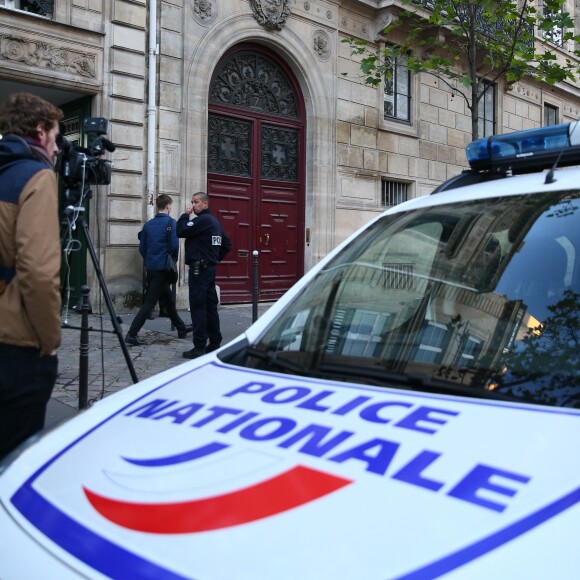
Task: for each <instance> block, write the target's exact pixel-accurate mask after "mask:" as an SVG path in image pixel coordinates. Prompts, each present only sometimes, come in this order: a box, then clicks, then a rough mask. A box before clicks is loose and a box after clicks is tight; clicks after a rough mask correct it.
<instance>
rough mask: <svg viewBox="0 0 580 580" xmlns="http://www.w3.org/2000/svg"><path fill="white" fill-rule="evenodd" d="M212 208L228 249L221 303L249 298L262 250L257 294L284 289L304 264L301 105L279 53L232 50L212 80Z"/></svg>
mask: <svg viewBox="0 0 580 580" xmlns="http://www.w3.org/2000/svg"><path fill="white" fill-rule="evenodd" d="M209 100H210V106H209V121H208V185H207V191H208V194H209V196H210V207H211V210H212V212H213V213H214V215H217V216H218V217H219V219H220V221H221V223H222V225H223V227H224V230H225V231H226V233H227V234H228V236H229V237H230V239H231V241H232V245H233V250H232V252H231V253H230V255H229V256H228V257H227V258H226V260H224V262H222V265H221V266H220V267H219V268H218V272H217V274H218V278H217V283H218V284H219V285H220V288H221V299H222V302H223V303H232V302H248V301H250V300H251V298H252V288H253V258H252V252H253V251H254V250H257V251H258V252H259V258H258V272H259V280H258V289H259V298H260V299H261V300H267V299H274V298H278V297H279V296H281V295H282V294H283V293H284V292H285V291H286V290H287V289H288V288H290V286H292V284H294V282H296V281H297V280H298V278H300V276H302V274H303V270H304V252H303V240H304V105H303V100H302V97H301V93H300V90H299V87H298V85H297V83H296V81H295V79H294V78H293V77H292V75H291V73H290V71H289V70H288V69H287V68H286V66H285V65H284V63H283V62H282V61H280V60H279V59H278V58H277V57H276V55H273V54H272V53H271V52H269V51H266V50H265V49H263V48H260V47H253V46H248V45H244V46H241V47H239V48H237V49H236V50H233V51H230V52H229V53H228V54H227V55H226V56H225V57H224V58H223V59H222V61H221V62H220V64H219V65H218V66H217V68H216V72H215V74H214V78H213V80H212V84H211V86H210V99H209Z"/></svg>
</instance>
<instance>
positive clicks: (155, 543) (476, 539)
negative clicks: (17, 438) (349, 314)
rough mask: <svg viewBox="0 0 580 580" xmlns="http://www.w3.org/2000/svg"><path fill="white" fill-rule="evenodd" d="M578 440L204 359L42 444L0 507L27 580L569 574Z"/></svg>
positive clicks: (470, 412) (535, 426)
mask: <svg viewBox="0 0 580 580" xmlns="http://www.w3.org/2000/svg"><path fill="white" fill-rule="evenodd" d="M207 361H209V362H207ZM579 439H580V413H579V412H577V411H574V410H569V409H566V410H564V409H556V408H548V407H539V406H531V405H523V404H510V403H504V402H499V401H489V400H478V399H462V398H459V397H449V396H440V395H437V394H427V393H419V392H411V391H407V390H398V389H381V388H374V387H368V386H362V385H354V384H345V383H333V382H329V381H321V380H311V379H304V378H297V377H291V376H287V375H278V374H274V373H265V372H257V371H251V370H248V369H241V368H238V367H233V366H229V365H225V364H222V363H220V362H219V361H218V360H217V359H216V358H214V357H205V358H204V359H202V362H201V363H198V362H197V361H196V362H195V363H186V364H185V365H182V366H180V367H177V368H175V369H172V370H171V371H168V372H166V373H163V374H161V375H158V376H157V377H152V378H151V379H148V380H146V381H143V382H142V383H139V384H138V385H135V386H134V387H130V388H128V389H126V390H124V391H123V392H121V393H119V394H118V395H115V396H112V397H110V398H108V399H106V400H104V401H103V402H101V403H99V404H98V405H96V406H94V407H93V408H92V409H90V410H89V411H87V412H86V413H83V414H81V415H80V416H79V417H77V418H76V419H74V420H72V421H70V422H68V423H67V424H65V425H63V426H62V427H60V428H59V429H56V430H55V431H53V432H51V433H48V434H47V435H46V436H45V437H43V438H42V439H41V440H40V442H38V443H36V444H35V445H32V446H30V447H29V448H27V449H26V450H25V451H24V452H23V453H22V454H21V455H20V457H19V458H17V459H16V460H15V461H14V462H13V463H12V465H10V466H9V467H8V469H6V471H5V472H4V473H3V474H2V476H1V477H0V501H1V504H2V508H3V510H5V512H6V513H5V520H6V521H8V520H10V521H11V522H12V524H11V525H13V526H14V529H16V528H18V529H20V530H24V531H25V532H26V534H27V535H28V536H30V537H32V538H33V539H34V540H35V541H36V542H37V543H38V545H39V546H42V547H43V549H44V550H49V551H50V552H52V553H53V555H54V556H55V559H54V564H52V565H48V567H47V565H46V564H44V565H43V566H44V568H43V571H42V574H41V573H40V571H39V574H41V575H43V576H44V577H57V576H56V574H57V573H56V570H57V569H58V566H62V565H65V566H66V567H67V568H68V569H72V570H73V572H75V573H76V572H78V573H79V575H83V576H88V577H96V578H101V577H103V576H107V577H131V578H132V579H137V578H196V579H202V578H203V579H222V578H223V579H228V580H230V579H231V578H236V579H245V578H247V579H252V580H254V579H256V578H274V577H275V578H289V579H290V578H292V579H295V578H301V579H309V578H312V579H316V580H320V579H322V578H329V579H330V578H332V579H336V578H348V579H351V578H365V579H372V578H376V579H381V580H383V579H385V578H417V579H418V578H436V577H440V576H446V577H447V576H449V577H453V578H470V579H473V578H489V577H491V575H492V574H495V575H497V573H498V572H501V573H502V574H503V575H505V573H506V572H507V571H512V572H514V573H517V574H518V575H519V576H521V577H527V578H540V577H558V578H572V577H575V576H576V575H577V571H578V569H580V555H579V554H578V550H577V547H576V545H575V543H576V538H577V537H578V534H579V533H580V523H579V522H580V517H579V516H580V510H579V507H578V505H579V502H580V465H579V464H578V462H577V461H575V460H573V458H574V457H576V453H577V450H576V447H577V441H578V440H579ZM3 527H6V526H5V525H4V524H3ZM6 531H7V532H9V531H10V530H9V529H7V530H6ZM2 535H3V542H4V541H5V539H6V542H5V548H4V550H5V552H4V554H3V559H4V560H6V557H7V556H6V554H9V556H8V558H9V559H10V558H14V559H16V558H18V557H19V556H18V555H17V554H18V546H17V545H16V543H15V544H14V549H13V550H12V549H11V548H10V546H11V541H12V540H11V539H10V538H11V534H10V533H5V532H4V531H3V534H2ZM39 551H40V550H39ZM534 554H541V555H542V557H541V559H539V558H535V557H534ZM31 556H32V555H31ZM27 557H28V556H27ZM538 560H540V561H538ZM6 565H7V564H6V562H5V563H4V564H2V562H1V561H0V576H2V577H4V575H3V574H2V568H3V566H6ZM51 566H54V573H51Z"/></svg>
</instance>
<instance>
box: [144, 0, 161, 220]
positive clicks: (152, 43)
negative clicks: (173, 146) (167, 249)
mask: <svg viewBox="0 0 580 580" xmlns="http://www.w3.org/2000/svg"><path fill="white" fill-rule="evenodd" d="M158 54H159V45H158V44H157V0H149V94H148V97H147V101H148V103H147V219H148V220H150V219H151V218H153V217H154V216H155V153H156V145H157V143H156V139H155V137H156V130H157V107H156V103H157V55H158Z"/></svg>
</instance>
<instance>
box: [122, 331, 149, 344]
mask: <svg viewBox="0 0 580 580" xmlns="http://www.w3.org/2000/svg"><path fill="white" fill-rule="evenodd" d="M125 344H129V345H131V346H141V345H143V344H147V343H146V342H145V341H144V340H141V339H140V338H139V337H138V336H133V335H132V334H127V336H126V337H125Z"/></svg>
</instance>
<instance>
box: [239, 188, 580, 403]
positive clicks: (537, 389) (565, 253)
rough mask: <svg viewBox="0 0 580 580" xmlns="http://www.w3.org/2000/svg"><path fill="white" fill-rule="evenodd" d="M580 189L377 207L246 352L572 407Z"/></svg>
mask: <svg viewBox="0 0 580 580" xmlns="http://www.w3.org/2000/svg"><path fill="white" fill-rule="evenodd" d="M579 197H580V192H569V191H567V192H559V193H549V194H535V195H526V196H513V197H503V198H496V199H486V200H478V201H473V202H460V203H453V204H448V205H440V206H436V207H429V208H422V209H415V210H411V211H407V212H402V213H397V214H394V215H390V216H386V217H383V218H381V219H380V220H378V221H377V222H375V223H374V224H373V225H372V226H371V227H369V228H368V229H367V230H366V231H365V232H364V233H363V234H362V235H360V236H358V237H357V238H356V239H355V240H354V241H353V242H352V243H350V244H349V245H348V246H347V247H345V248H344V249H343V250H342V251H341V252H340V254H338V255H337V256H336V257H335V258H334V259H333V260H332V261H331V262H330V263H329V264H327V265H326V267H325V268H324V269H323V270H321V271H320V272H319V273H318V274H317V276H316V277H315V278H314V279H313V280H312V281H311V282H310V284H309V285H308V286H307V287H306V288H305V289H304V290H303V292H302V293H301V294H300V295H299V296H298V297H297V298H296V299H295V300H294V301H293V302H292V303H291V304H290V306H289V307H288V308H287V309H286V310H285V311H284V312H283V313H282V314H281V315H280V317H279V318H278V319H277V320H276V321H275V322H274V323H273V324H272V325H271V327H270V328H269V329H268V330H267V331H266V332H265V333H264V335H263V336H262V337H261V339H260V340H259V342H257V343H256V344H254V345H252V346H251V347H250V348H249V349H248V352H249V353H250V354H249V355H248V357H247V361H246V364H247V365H249V366H253V367H257V368H275V369H276V370H277V371H282V372H290V373H293V374H303V375H308V376H318V377H326V378H332V379H334V380H336V379H339V380H347V381H357V382H365V383H371V384H379V385H389V386H397V384H399V385H400V386H403V387H404V386H405V385H408V388H425V386H428V387H429V386H431V387H434V386H437V385H439V386H440V387H441V389H442V390H445V389H444V388H443V386H444V385H446V386H447V390H448V389H449V388H450V387H452V392H453V393H455V394H465V395H467V396H490V395H491V394H493V395H494V396H502V397H504V396H505V397H509V398H514V399H519V400H525V401H528V402H534V403H540V404H549V405H557V406H570V407H580V376H579V371H580V361H579V356H580V349H579V345H578V337H579V333H580V321H579V317H578V313H579V299H580V266H579V262H580V227H579V224H580V222H579V219H580V218H579V214H577V213H576V212H577V211H578V210H579V206H580V201H579Z"/></svg>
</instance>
